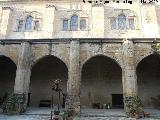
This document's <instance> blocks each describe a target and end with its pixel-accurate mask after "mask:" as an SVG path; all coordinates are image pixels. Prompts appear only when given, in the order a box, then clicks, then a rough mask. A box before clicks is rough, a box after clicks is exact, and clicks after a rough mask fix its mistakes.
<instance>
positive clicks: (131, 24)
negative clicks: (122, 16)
mask: <svg viewBox="0 0 160 120" xmlns="http://www.w3.org/2000/svg"><path fill="white" fill-rule="evenodd" d="M128 24H129V29H131V30H133V29H135V26H134V18H129V19H128Z"/></svg>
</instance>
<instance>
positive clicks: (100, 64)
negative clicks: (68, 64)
mask: <svg viewBox="0 0 160 120" xmlns="http://www.w3.org/2000/svg"><path fill="white" fill-rule="evenodd" d="M81 75H82V77H81V79H82V80H81V105H82V106H90V107H91V106H92V107H94V104H100V105H103V104H110V105H112V106H113V107H118V106H119V107H123V87H122V69H121V67H120V66H119V64H118V63H117V62H116V61H115V60H114V59H112V58H109V57H107V56H104V55H96V56H93V57H92V58H90V59H88V60H87V61H86V62H85V63H84V64H83V66H82V69H81ZM113 88H114V89H113ZM115 98H119V99H118V100H117V101H115Z"/></svg>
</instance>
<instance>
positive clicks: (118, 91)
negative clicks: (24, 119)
mask: <svg viewBox="0 0 160 120" xmlns="http://www.w3.org/2000/svg"><path fill="white" fill-rule="evenodd" d="M159 12H160V6H159V5H158V4H142V3H140V1H139V0H133V3H132V4H128V3H115V2H111V3H109V4H100V3H92V4H91V3H88V2H87V1H86V3H84V2H83V1H82V0H73V1H71V0H60V1H58V0H32V1H30V0H21V1H17V0H7V1H3V0H2V1H1V2H0V43H1V44H0V54H1V56H0V66H1V67H0V69H1V70H0V71H1V72H0V96H3V95H4V94H5V93H6V92H9V93H12V92H14V93H16V94H25V95H26V98H28V95H29V94H28V93H30V95H29V99H26V101H25V102H26V103H28V102H29V103H30V106H38V104H39V101H40V100H49V99H50V96H51V80H54V79H57V78H59V79H62V83H63V92H64V93H65V94H67V100H66V107H67V108H69V107H71V108H74V110H75V111H76V112H77V113H78V114H79V113H80V108H82V107H90V106H91V105H93V104H96V103H100V104H101V105H103V104H110V105H111V106H117V105H121V104H120V103H119V104H118V102H117V101H114V97H115V98H116V99H118V98H117V97H116V95H123V97H124V98H125V97H134V96H139V97H140V98H141V100H142V103H143V104H144V106H145V107H153V106H154V103H153V101H152V97H157V96H158V95H159V91H160V88H159V85H160V72H159V66H160V57H159V55H158V52H157V51H158V50H157V49H155V47H153V46H158V45H159V42H160V39H159V37H160V32H159V29H160V14H159ZM57 99H58V98H57V97H56V95H55V97H54V103H55V104H56V101H57ZM118 100H119V101H120V99H118ZM25 105H27V104H25Z"/></svg>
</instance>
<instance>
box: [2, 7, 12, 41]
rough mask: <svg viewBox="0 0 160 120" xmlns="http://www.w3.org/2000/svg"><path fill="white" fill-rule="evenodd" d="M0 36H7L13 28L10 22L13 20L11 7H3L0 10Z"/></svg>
mask: <svg viewBox="0 0 160 120" xmlns="http://www.w3.org/2000/svg"><path fill="white" fill-rule="evenodd" d="M0 12H1V16H0V28H1V29H0V38H1V39H5V38H6V37H7V34H8V31H9V29H10V28H11V26H10V25H9V22H10V21H11V12H12V10H11V8H10V7H2V9H1V10H0ZM2 28H3V29H2Z"/></svg>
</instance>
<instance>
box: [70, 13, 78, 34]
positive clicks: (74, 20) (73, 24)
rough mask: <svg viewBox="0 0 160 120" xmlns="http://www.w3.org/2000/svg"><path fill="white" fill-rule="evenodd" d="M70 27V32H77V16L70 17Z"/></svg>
mask: <svg viewBox="0 0 160 120" xmlns="http://www.w3.org/2000/svg"><path fill="white" fill-rule="evenodd" d="M70 27H71V30H72V31H76V30H78V16H77V15H73V16H72V17H71V24H70Z"/></svg>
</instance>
